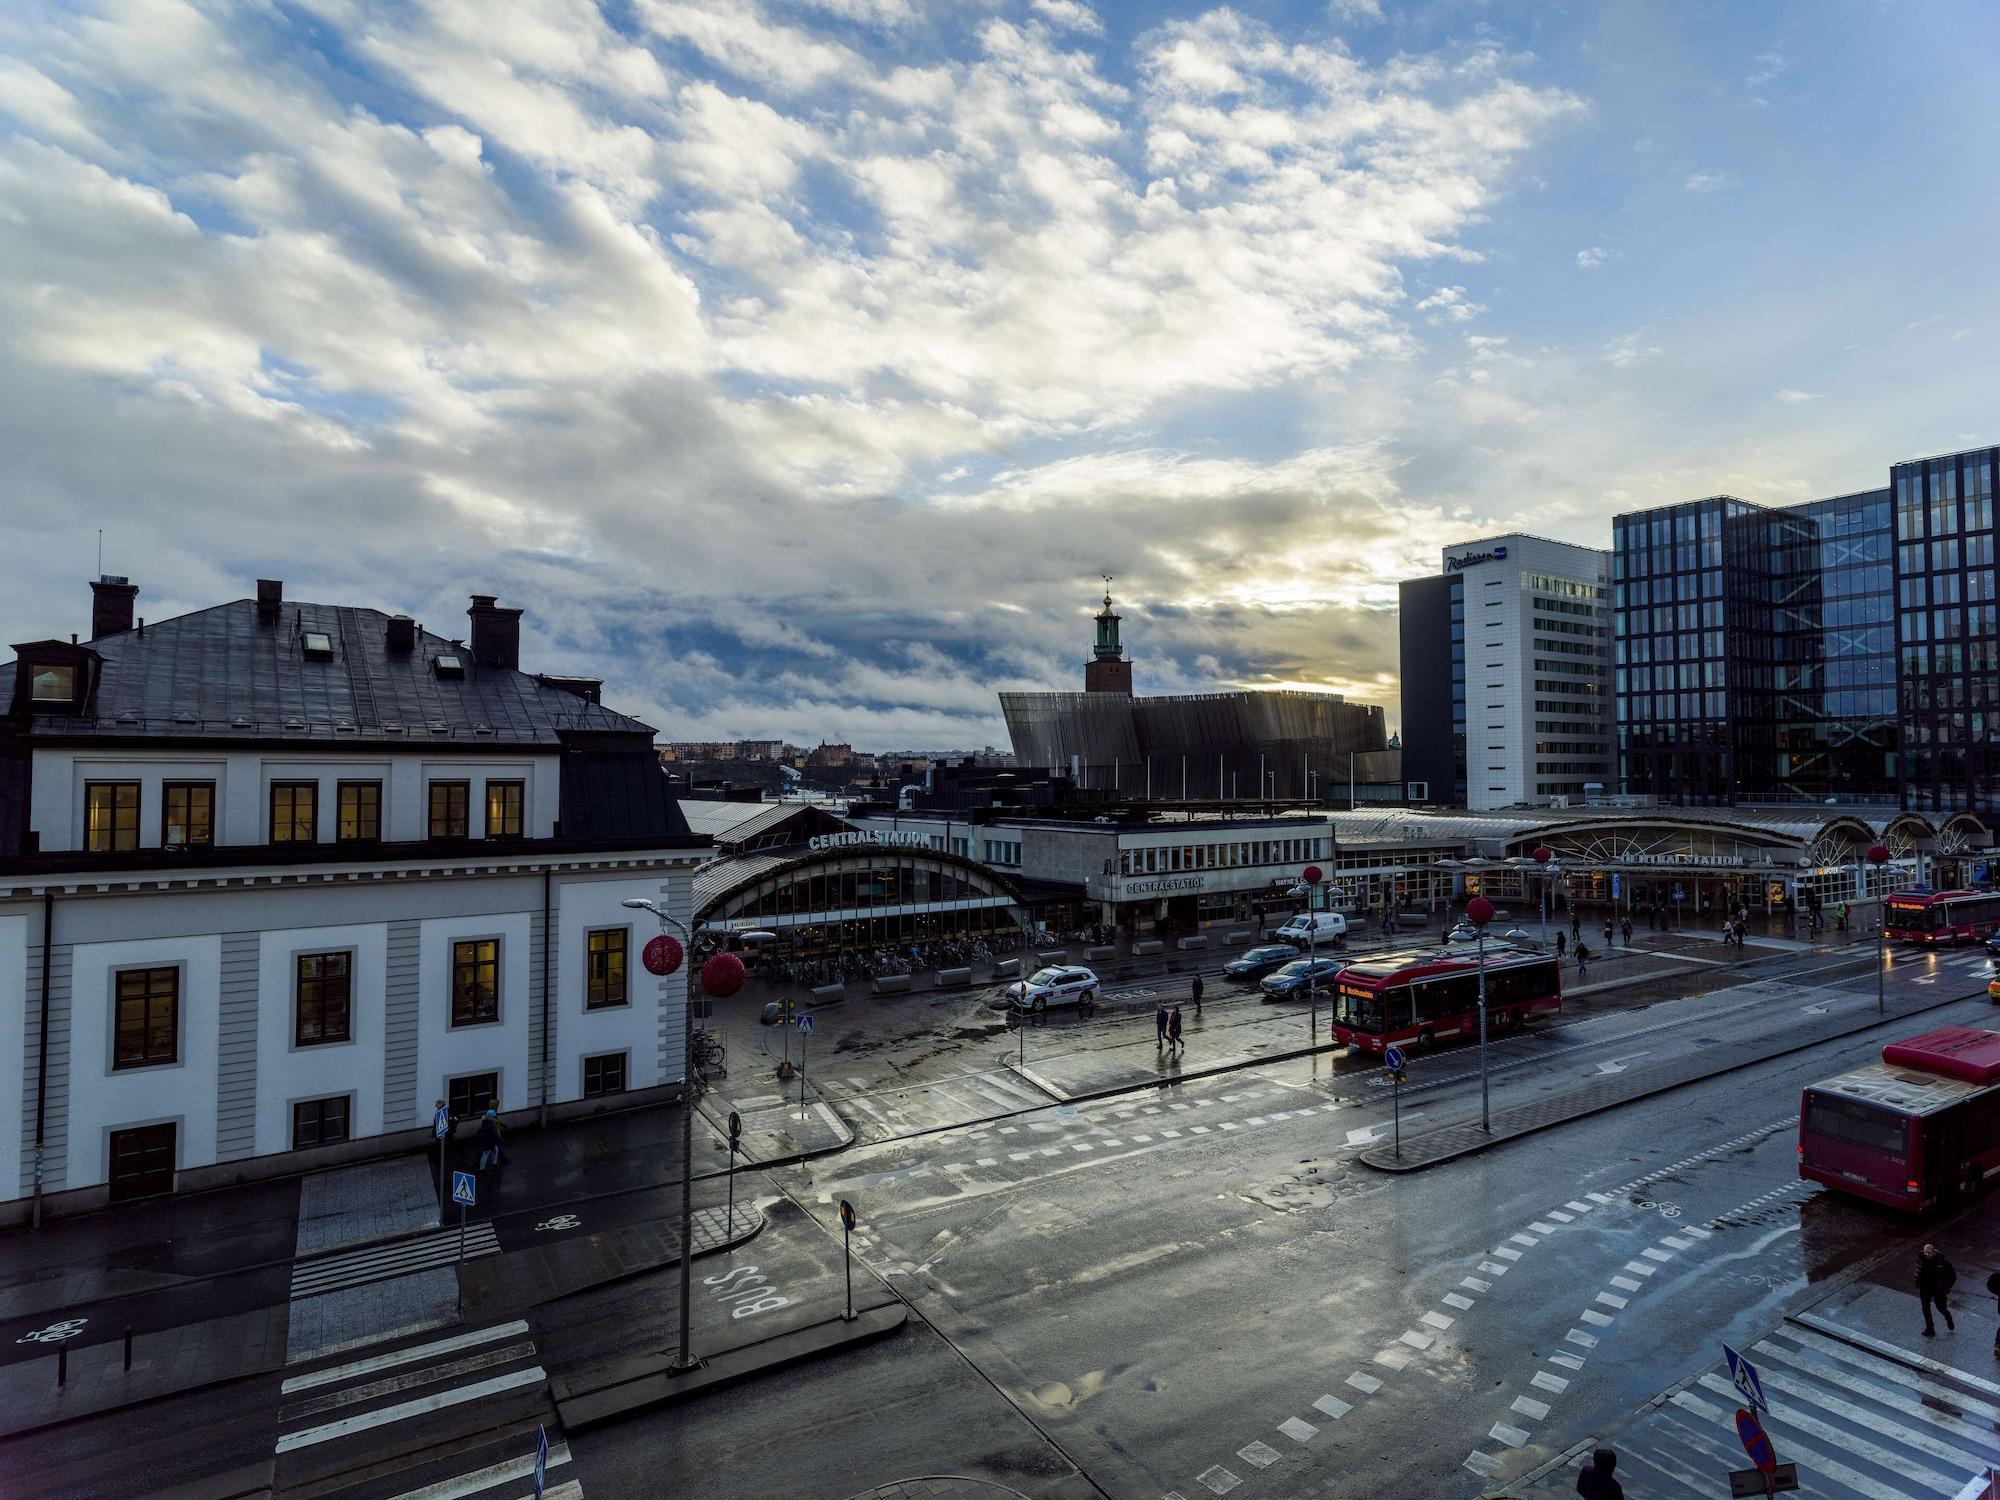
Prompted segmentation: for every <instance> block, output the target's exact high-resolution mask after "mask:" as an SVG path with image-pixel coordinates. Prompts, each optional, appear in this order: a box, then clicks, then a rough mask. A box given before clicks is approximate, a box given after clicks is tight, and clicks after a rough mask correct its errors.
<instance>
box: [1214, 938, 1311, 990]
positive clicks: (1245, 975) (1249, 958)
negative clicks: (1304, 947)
mask: <svg viewBox="0 0 2000 1500" xmlns="http://www.w3.org/2000/svg"><path fill="white" fill-rule="evenodd" d="M1298 956H1299V950H1298V949H1296V948H1294V947H1292V946H1291V945H1290V944H1289V943H1266V944H1265V945H1264V946H1263V947H1261V948H1252V949H1249V950H1248V951H1247V952H1245V953H1243V954H1241V955H1240V956H1238V957H1236V958H1232V959H1230V960H1229V962H1228V963H1226V964H1224V965H1223V966H1222V972H1223V973H1224V974H1227V975H1228V976H1229V977H1230V978H1231V979H1238V980H1241V981H1242V982H1243V983H1245V984H1254V983H1256V982H1257V981H1258V980H1259V979H1262V978H1263V977H1264V976H1265V975H1266V974H1269V973H1270V972H1271V971H1272V970H1274V969H1281V968H1283V967H1284V966H1285V965H1286V964H1288V963H1290V962H1292V961H1293V960H1294V959H1296V958H1297V957H1298Z"/></svg>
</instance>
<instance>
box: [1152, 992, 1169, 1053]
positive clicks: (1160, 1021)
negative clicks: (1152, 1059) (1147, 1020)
mask: <svg viewBox="0 0 2000 1500" xmlns="http://www.w3.org/2000/svg"><path fill="white" fill-rule="evenodd" d="M1153 1032H1154V1035H1155V1036H1157V1037H1158V1039H1159V1040H1158V1042H1157V1043H1156V1044H1155V1046H1154V1049H1153V1050H1154V1051H1156V1052H1157V1051H1158V1050H1159V1049H1160V1048H1161V1047H1164V1046H1166V1045H1167V1007H1166V1004H1165V1003H1164V1002H1162V1003H1161V1004H1160V1005H1158V1006H1156V1007H1154V1010H1153Z"/></svg>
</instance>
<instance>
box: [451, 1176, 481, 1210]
mask: <svg viewBox="0 0 2000 1500" xmlns="http://www.w3.org/2000/svg"><path fill="white" fill-rule="evenodd" d="M451 1201H452V1202H454V1203H463V1204H464V1205H465V1206H466V1207H467V1208H471V1207H472V1206H473V1205H474V1204H475V1203H477V1202H478V1201H479V1184H478V1183H477V1182H476V1181H474V1180H473V1176H472V1174H471V1173H470V1172H454V1173H452V1174H451Z"/></svg>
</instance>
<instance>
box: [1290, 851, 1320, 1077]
mask: <svg viewBox="0 0 2000 1500" xmlns="http://www.w3.org/2000/svg"><path fill="white" fill-rule="evenodd" d="M1325 873H1326V872H1325V871H1323V870H1321V869H1320V867H1319V866H1318V865H1307V866H1306V867H1305V869H1304V870H1303V871H1301V872H1300V874H1299V883H1298V884H1297V885H1295V886H1293V887H1292V894H1293V895H1295V896H1296V895H1304V897H1305V898H1306V1004H1307V1005H1309V1006H1310V1007H1311V1008H1312V1019H1311V1021H1310V1022H1309V1023H1308V1024H1310V1025H1311V1027H1312V1030H1311V1031H1310V1032H1309V1033H1308V1035H1310V1036H1311V1038H1312V1040H1313V1042H1314V1044H1315V1045H1317V1044H1318V1042H1319V923H1318V922H1316V921H1314V920H1313V915H1314V913H1313V893H1314V892H1315V891H1317V890H1318V889H1319V883H1320V879H1321V877H1322V876H1323V875H1324V874H1325Z"/></svg>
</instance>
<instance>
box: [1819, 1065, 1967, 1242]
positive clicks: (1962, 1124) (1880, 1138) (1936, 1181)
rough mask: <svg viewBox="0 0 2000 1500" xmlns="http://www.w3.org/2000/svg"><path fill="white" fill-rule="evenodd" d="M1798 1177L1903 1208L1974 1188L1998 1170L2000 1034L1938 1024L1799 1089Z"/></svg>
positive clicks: (1946, 1201)
mask: <svg viewBox="0 0 2000 1500" xmlns="http://www.w3.org/2000/svg"><path fill="white" fill-rule="evenodd" d="M1799 1175H1800V1176H1801V1177H1804V1178H1808V1179H1810V1180H1811V1181H1814V1182H1823V1183H1825V1184H1827V1185H1828V1186H1829V1187H1836V1188H1839V1189H1840V1190H1841V1191H1842V1192H1846V1193H1853V1194H1855V1195H1856V1196H1857V1197H1861V1198H1867V1199H1870V1200H1872V1201H1873V1202H1876V1203H1886V1204H1888V1205H1889V1206H1890V1207H1892V1208H1900V1209H1905V1210H1908V1211H1910V1212H1913V1213H1921V1212H1924V1211H1926V1210H1929V1209H1932V1208H1937V1207H1940V1206H1948V1205H1951V1204H1955V1203H1959V1202H1962V1201H1964V1200H1965V1199H1966V1198H1968V1197H1969V1196H1970V1195H1971V1194H1973V1193H1976V1192H1978V1191H1979V1190H1980V1188H1981V1187H1982V1186H1983V1185H1984V1184H1985V1183H1986V1181H1987V1180H1988V1179H1989V1178H1991V1177H1993V1176H1995V1175H2000V1032H1991V1031H1981V1030H1978V1029H1976V1028H1973V1027H1970V1026H1940V1027H1938V1028H1937V1029H1935V1030H1932V1031H1926V1032H1923V1033H1921V1034H1919V1035H1917V1036H1911V1037H1905V1038H1903V1039H1902V1040H1901V1041H1898V1042H1890V1043H1889V1044H1887V1045H1886V1046H1884V1047H1883V1048H1882V1061H1881V1062H1879V1063H1873V1064H1870V1065H1869V1066H1868V1067H1865V1068H1857V1069H1855V1070H1854V1071H1853V1072H1852V1073H1843V1074H1842V1075H1841V1076H1840V1077H1838V1078H1830V1079H1828V1080H1827V1081H1826V1082H1825V1083H1816V1084H1813V1085H1812V1086H1810V1087H1809V1088H1807V1089H1806V1091H1805V1094H1804V1096H1803V1098H1802V1099H1801V1100H1800V1103H1799Z"/></svg>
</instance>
